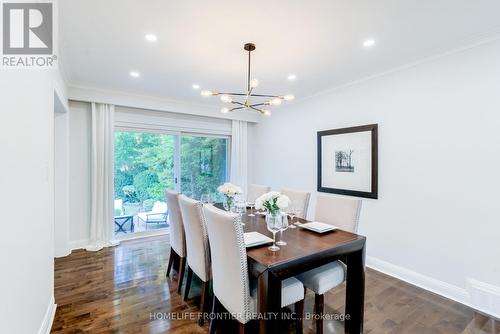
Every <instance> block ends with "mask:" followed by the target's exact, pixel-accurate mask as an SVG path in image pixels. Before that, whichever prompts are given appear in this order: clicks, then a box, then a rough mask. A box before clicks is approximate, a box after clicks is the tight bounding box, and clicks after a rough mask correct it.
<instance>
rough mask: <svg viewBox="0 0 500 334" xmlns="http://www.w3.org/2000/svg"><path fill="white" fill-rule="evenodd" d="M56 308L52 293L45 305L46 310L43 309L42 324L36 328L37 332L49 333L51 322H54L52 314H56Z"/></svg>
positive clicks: (40, 333) (41, 333) (39, 333)
mask: <svg viewBox="0 0 500 334" xmlns="http://www.w3.org/2000/svg"><path fill="white" fill-rule="evenodd" d="M56 308H57V304H56V303H55V299H54V296H53V295H52V297H50V301H49V305H48V306H47V311H45V316H44V317H43V321H42V324H41V326H40V329H39V330H38V334H50V331H51V329H52V323H53V322H54V316H55V315H56Z"/></svg>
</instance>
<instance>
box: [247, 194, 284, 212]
mask: <svg viewBox="0 0 500 334" xmlns="http://www.w3.org/2000/svg"><path fill="white" fill-rule="evenodd" d="M288 205H290V198H288V196H286V195H283V194H281V193H280V192H278V191H271V192H268V193H265V194H264V195H262V196H260V197H259V198H257V199H256V200H255V209H257V210H261V209H264V208H265V209H267V211H268V212H269V213H270V214H271V215H275V214H276V213H278V212H279V211H280V210H283V209H285V208H287V207H288Z"/></svg>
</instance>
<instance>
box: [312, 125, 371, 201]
mask: <svg viewBox="0 0 500 334" xmlns="http://www.w3.org/2000/svg"><path fill="white" fill-rule="evenodd" d="M377 135H378V126H377V124H370V125H363V126H355V127H351V128H343V129H334V130H326V131H318V191H319V192H327V193H334V194H341V195H349V196H357V197H366V198H378V138H377Z"/></svg>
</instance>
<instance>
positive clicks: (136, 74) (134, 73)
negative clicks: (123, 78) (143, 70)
mask: <svg viewBox="0 0 500 334" xmlns="http://www.w3.org/2000/svg"><path fill="white" fill-rule="evenodd" d="M130 76H131V77H133V78H138V77H140V76H141V74H140V73H139V72H137V71H130Z"/></svg>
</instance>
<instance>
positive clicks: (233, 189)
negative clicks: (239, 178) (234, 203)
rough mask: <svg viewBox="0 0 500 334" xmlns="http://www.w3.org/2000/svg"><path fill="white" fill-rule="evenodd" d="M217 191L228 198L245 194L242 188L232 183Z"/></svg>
mask: <svg viewBox="0 0 500 334" xmlns="http://www.w3.org/2000/svg"><path fill="white" fill-rule="evenodd" d="M217 191H218V192H220V193H221V194H224V195H226V196H234V195H238V194H241V193H243V190H241V188H240V187H238V186H235V185H234V184H232V183H229V182H226V183H224V184H223V185H221V186H219V187H218V188H217Z"/></svg>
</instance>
